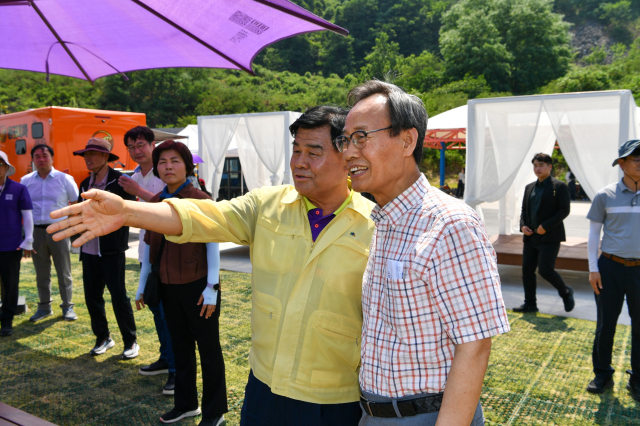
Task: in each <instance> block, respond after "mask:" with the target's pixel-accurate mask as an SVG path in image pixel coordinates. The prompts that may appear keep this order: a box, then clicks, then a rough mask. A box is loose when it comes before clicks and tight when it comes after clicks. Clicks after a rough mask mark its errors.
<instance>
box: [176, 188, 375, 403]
mask: <svg viewBox="0 0 640 426" xmlns="http://www.w3.org/2000/svg"><path fill="white" fill-rule="evenodd" d="M165 201H166V202H169V203H171V204H172V205H173V206H174V208H175V209H176V210H177V212H178V213H179V215H180V219H181V221H182V226H183V233H182V235H181V236H167V240H168V241H172V242H174V243H186V242H197V243H206V242H233V243H236V244H242V245H249V246H251V263H252V265H253V274H252V277H251V287H252V301H253V307H252V313H251V354H250V355H249V364H250V366H251V369H252V370H253V374H254V375H255V376H256V377H257V378H258V379H259V380H260V381H261V382H263V383H265V384H267V385H268V386H269V387H270V388H271V391H272V392H273V393H275V394H278V395H282V396H285V397H288V398H293V399H296V400H300V401H306V402H311V403H316V404H339V403H345V402H353V401H358V398H359V386H358V372H357V370H358V366H359V364H360V335H361V331H362V303H361V293H362V276H363V273H364V269H365V267H366V264H367V257H368V255H369V244H370V242H371V237H372V235H373V230H374V224H373V222H372V221H371V219H370V218H369V215H370V213H371V210H372V208H373V203H371V202H370V201H368V200H366V199H365V198H364V197H362V196H361V195H360V194H358V193H355V192H354V193H353V197H352V199H351V202H350V203H349V204H348V205H347V207H346V208H345V209H344V210H343V211H341V212H340V213H339V214H338V215H337V216H336V217H335V218H334V219H333V220H332V221H331V222H330V223H329V224H328V225H327V227H326V228H325V229H324V230H323V231H322V233H321V234H320V235H319V237H318V238H317V239H316V241H315V243H314V242H313V241H312V238H311V229H310V227H309V220H308V218H307V209H306V207H305V203H304V201H303V198H302V196H301V195H299V194H298V192H296V190H295V189H294V188H293V187H292V186H276V187H263V188H259V189H255V190H253V191H251V192H250V193H248V194H246V195H244V196H242V197H238V198H235V199H233V200H231V201H221V202H217V203H214V202H212V201H209V200H187V199H182V200H181V199H175V198H172V199H169V200H165Z"/></svg>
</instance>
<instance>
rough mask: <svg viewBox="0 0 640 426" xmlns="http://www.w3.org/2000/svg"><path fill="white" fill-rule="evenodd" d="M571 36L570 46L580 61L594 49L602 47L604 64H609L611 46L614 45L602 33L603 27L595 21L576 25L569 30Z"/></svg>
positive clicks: (611, 56)
mask: <svg viewBox="0 0 640 426" xmlns="http://www.w3.org/2000/svg"><path fill="white" fill-rule="evenodd" d="M570 31H571V34H572V35H573V37H572V40H571V46H572V47H573V50H574V51H575V52H576V53H577V57H578V59H581V58H583V57H585V56H587V55H588V54H590V53H591V51H592V50H593V48H594V47H603V48H604V49H605V50H606V51H607V58H606V60H605V63H606V64H610V63H611V60H612V58H613V54H612V52H611V46H613V45H614V44H615V40H612V39H611V38H610V37H609V36H607V34H606V33H605V31H604V26H603V25H602V24H600V23H599V22H596V21H587V22H585V23H584V24H581V25H576V26H575V27H573V28H572V29H571V30H570Z"/></svg>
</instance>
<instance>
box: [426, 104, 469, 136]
mask: <svg viewBox="0 0 640 426" xmlns="http://www.w3.org/2000/svg"><path fill="white" fill-rule="evenodd" d="M461 128H465V129H466V128H467V106H466V105H462V106H460V107H458V108H454V109H450V110H449V111H445V112H443V113H440V114H438V115H435V116H433V117H431V118H430V119H429V120H428V121H427V130H445V129H461Z"/></svg>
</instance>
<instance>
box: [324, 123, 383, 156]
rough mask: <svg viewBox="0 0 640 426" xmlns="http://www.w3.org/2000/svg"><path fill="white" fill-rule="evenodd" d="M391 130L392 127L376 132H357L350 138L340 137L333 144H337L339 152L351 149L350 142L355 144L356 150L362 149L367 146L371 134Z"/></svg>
mask: <svg viewBox="0 0 640 426" xmlns="http://www.w3.org/2000/svg"><path fill="white" fill-rule="evenodd" d="M390 128H391V126H389V127H385V128H384V129H376V130H356V131H355V132H353V133H351V135H350V136H345V135H342V136H338V137H337V138H335V139H334V140H333V143H334V144H336V148H338V151H340V152H345V151H346V150H347V149H349V142H351V143H353V146H355V147H356V148H358V149H362V148H364V146H365V145H366V144H367V140H368V139H369V135H370V134H371V133H375V132H380V131H382V130H389V129H390Z"/></svg>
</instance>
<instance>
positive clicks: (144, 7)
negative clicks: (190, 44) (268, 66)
mask: <svg viewBox="0 0 640 426" xmlns="http://www.w3.org/2000/svg"><path fill="white" fill-rule="evenodd" d="M131 1H132V2H134V3H135V4H137V5H138V6H140V7H141V8H143V9H145V10H146V11H148V12H149V13H151V14H153V15H155V16H156V17H157V18H159V19H162V20H163V21H164V22H166V23H167V24H169V25H171V26H172V27H173V28H175V29H177V30H178V31H180V32H182V33H183V34H185V35H186V36H188V37H190V38H191V39H193V40H195V41H197V42H198V43H200V44H201V45H203V46H204V47H206V48H207V49H209V50H211V51H213V52H215V53H217V54H218V55H220V56H222V57H223V58H224V59H226V60H227V61H229V62H231V63H232V64H234V65H235V66H237V67H238V68H240V69H241V70H244V71H246V72H248V73H249V74H251V75H255V73H254V72H253V70H251V69H250V68H247V67H245V66H244V65H242V64H241V63H239V62H237V61H236V60H234V59H232V58H230V57H229V56H227V55H225V54H224V53H222V52H221V51H219V50H218V49H216V48H215V47H213V46H211V45H210V44H209V43H207V42H206V41H204V40H202V39H201V38H199V37H197V36H196V35H194V34H192V33H190V32H189V31H187V30H186V29H184V28H182V27H181V26H180V25H178V24H176V23H175V22H173V21H172V20H170V19H169V18H167V17H166V16H164V15H162V14H160V13H158V12H156V11H155V10H154V9H152V8H151V7H149V6H147V5H146V4H144V3H142V2H141V1H140V0H131Z"/></svg>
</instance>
